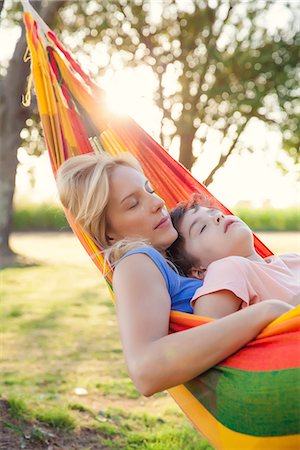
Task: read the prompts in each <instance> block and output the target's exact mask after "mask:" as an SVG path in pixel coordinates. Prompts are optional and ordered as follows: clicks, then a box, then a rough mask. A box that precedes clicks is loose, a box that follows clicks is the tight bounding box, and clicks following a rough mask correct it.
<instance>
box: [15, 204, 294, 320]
mask: <svg viewBox="0 0 300 450" xmlns="http://www.w3.org/2000/svg"><path fill="white" fill-rule="evenodd" d="M234 212H235V214H236V215H238V216H239V217H240V218H241V219H242V220H244V222H246V223H247V224H248V225H249V227H250V228H251V229H252V230H254V231H257V230H260V231H261V230H264V231H299V230H300V212H299V209H297V208H296V207H295V208H286V209H272V208H263V209H254V208H251V209H250V208H237V209H236V210H235V211H234ZM13 223H14V230H16V231H34V230H38V231H45V230H51V231H61V230H68V229H69V225H68V223H67V220H66V218H65V215H64V212H63V210H62V209H61V208H59V207H58V206H52V205H46V204H44V205H27V206H23V207H19V208H17V209H16V211H15V212H14V218H13ZM15 313H16V314H18V312H17V311H16V312H15ZM12 314H14V313H13V312H12ZM49 320H50V317H49Z"/></svg>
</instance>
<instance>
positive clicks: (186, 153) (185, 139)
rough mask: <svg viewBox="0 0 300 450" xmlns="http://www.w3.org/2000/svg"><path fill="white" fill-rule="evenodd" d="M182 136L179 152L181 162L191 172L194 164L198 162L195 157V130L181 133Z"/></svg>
mask: <svg viewBox="0 0 300 450" xmlns="http://www.w3.org/2000/svg"><path fill="white" fill-rule="evenodd" d="M179 136H180V151H179V161H180V162H181V164H183V165H184V167H186V168H187V169H188V170H191V168H192V167H193V164H194V162H195V161H196V158H195V156H194V155H193V141H194V137H195V130H194V129H193V130H185V131H181V132H179Z"/></svg>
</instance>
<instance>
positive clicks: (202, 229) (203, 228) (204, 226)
mask: <svg viewBox="0 0 300 450" xmlns="http://www.w3.org/2000/svg"><path fill="white" fill-rule="evenodd" d="M205 228H206V225H203V227H202V228H201V230H200V233H202V232H203V231H204V230H205Z"/></svg>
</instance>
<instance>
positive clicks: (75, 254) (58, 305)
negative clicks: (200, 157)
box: [0, 233, 300, 450]
mask: <svg viewBox="0 0 300 450" xmlns="http://www.w3.org/2000/svg"><path fill="white" fill-rule="evenodd" d="M260 237H261V238H262V240H263V241H264V242H265V243H266V244H267V245H269V246H270V248H271V249H272V250H273V251H275V252H284V251H291V250H294V251H299V250H300V245H299V244H300V242H299V235H297V234H295V233H267V234H266V233H264V234H261V235H260ZM12 246H13V247H14V249H15V250H16V251H17V252H19V253H21V254H23V255H25V256H26V257H27V258H29V259H30V260H31V261H33V262H35V263H36V265H32V266H31V267H26V268H13V269H4V270H3V271H2V290H3V292H2V298H3V299H4V301H3V302H2V304H3V308H2V315H3V318H2V324H3V326H2V342H3V343H4V346H3V347H4V351H3V352H2V360H1V367H0V369H1V374H2V378H1V383H0V389H1V391H0V395H1V399H0V406H1V408H0V410H1V417H0V419H1V422H2V428H1V430H0V442H1V444H0V448H5V449H7V450H15V449H19V448H24V449H32V450H38V449H39V450H42V449H50V448H51V449H53V450H58V449H65V450H69V449H78V450H79V449H80V450H88V449H90V450H98V449H110V448H114V449H155V450H160V449H164V450H171V449H172V450H176V449H185V450H193V449H212V447H211V446H209V444H208V443H207V442H206V441H205V439H203V438H202V437H201V436H200V435H199V434H198V433H197V432H196V431H194V429H193V428H192V426H191V425H190V423H189V422H188V421H187V419H186V418H185V417H184V416H183V414H182V413H181V412H180V410H179V409H178V407H177V405H176V404H175V403H174V402H173V400H171V398H170V397H169V396H168V394H167V393H165V392H163V393H160V394H156V395H155V396H153V397H152V398H144V397H142V396H140V395H139V393H138V392H137V391H136V389H135V388H134V386H133V384H132V383H131V381H130V380H129V378H128V376H127V372H126V367H125V365H124V361H123V356H122V350H121V344H120V340H119V336H118V331H117V325H116V320H115V313H114V305H113V303H112V301H111V299H110V297H109V294H108V290H107V288H106V286H105V283H104V281H103V279H102V278H101V275H100V274H99V272H98V270H97V269H96V268H95V267H94V265H93V264H92V263H91V262H90V260H89V258H88V257H87V256H86V254H85V252H84V250H83V249H82V248H81V245H80V244H79V243H78V242H77V240H76V239H75V238H74V236H73V235H72V234H70V233H60V234H56V233H48V234H47V233H41V234H30V233H23V234H15V235H14V236H13V238H12ZM1 445H4V446H3V447H2V446H1Z"/></svg>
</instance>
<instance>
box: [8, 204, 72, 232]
mask: <svg viewBox="0 0 300 450" xmlns="http://www.w3.org/2000/svg"><path fill="white" fill-rule="evenodd" d="M69 229H70V227H69V224H68V221H67V219H66V217H65V214H64V212H63V210H62V209H61V208H60V207H59V206H56V205H47V204H37V205H34V204H28V205H24V206H20V207H17V208H16V210H15V211H14V215H13V230H15V231H21V230H22V231H24V230H33V231H34V230H39V231H46V230H69Z"/></svg>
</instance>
